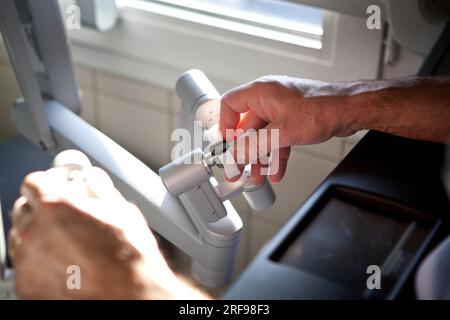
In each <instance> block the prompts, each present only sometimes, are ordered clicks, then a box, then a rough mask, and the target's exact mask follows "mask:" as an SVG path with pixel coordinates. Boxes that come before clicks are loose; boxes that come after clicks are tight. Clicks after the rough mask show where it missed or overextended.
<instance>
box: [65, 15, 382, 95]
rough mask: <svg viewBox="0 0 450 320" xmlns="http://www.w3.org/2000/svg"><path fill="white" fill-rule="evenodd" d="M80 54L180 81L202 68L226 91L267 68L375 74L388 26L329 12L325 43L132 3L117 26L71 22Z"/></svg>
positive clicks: (89, 60)
mask: <svg viewBox="0 0 450 320" xmlns="http://www.w3.org/2000/svg"><path fill="white" fill-rule="evenodd" d="M68 34H69V38H70V40H71V42H72V50H73V55H74V60H75V62H77V63H79V64H82V65H85V66H87V67H91V68H96V69H99V70H103V71H107V72H112V73H115V74H119V75H123V76H127V77H130V78H133V79H138V80H142V81H146V82H149V83H153V84H156V85H160V86H164V87H167V88H173V86H174V84H175V81H176V79H177V78H178V77H179V75H180V74H181V73H183V72H184V71H186V70H188V69H191V68H199V69H202V70H203V71H204V72H205V73H206V74H207V75H208V76H209V77H210V78H211V79H212V80H213V81H214V82H215V84H216V85H217V87H218V89H219V90H220V91H224V90H227V89H229V88H231V87H232V86H235V85H237V84H240V83H243V82H246V81H250V80H252V79H255V78H257V77H259V76H261V75H264V74H284V75H291V76H298V77H305V78H313V79H323V80H350V79H356V78H375V77H376V76H377V70H378V61H379V59H378V58H379V53H380V45H381V31H374V30H367V28H365V20H364V19H363V18H358V17H352V16H346V15H342V14H338V13H333V12H326V14H325V17H324V35H323V37H322V47H321V49H313V48H308V47H306V46H299V45H298V44H292V43H286V42H282V41H278V40H271V39H267V38H263V37H258V36H254V35H248V34H243V33H241V32H234V31H230V30H224V29H223V28H217V27H214V26H211V25H206V24H202V23H198V22H195V21H187V20H183V19H177V18H175V17H170V16H167V15H163V14H158V13H155V12H150V11H147V10H139V9H136V8H130V7H124V8H121V10H120V21H119V23H118V24H117V25H116V26H115V27H114V28H113V29H112V30H110V31H108V32H104V33H99V32H97V31H95V30H91V29H88V28H82V29H81V30H68Z"/></svg>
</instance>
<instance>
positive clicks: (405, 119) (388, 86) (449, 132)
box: [336, 77, 450, 143]
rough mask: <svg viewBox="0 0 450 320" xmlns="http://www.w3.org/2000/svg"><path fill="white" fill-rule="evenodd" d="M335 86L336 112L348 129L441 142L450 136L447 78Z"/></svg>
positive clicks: (406, 79)
mask: <svg viewBox="0 0 450 320" xmlns="http://www.w3.org/2000/svg"><path fill="white" fill-rule="evenodd" d="M338 86H340V89H338V92H340V94H339V95H338V96H339V97H338V100H339V101H340V103H338V106H337V107H336V109H337V114H338V116H340V117H342V122H343V123H345V124H346V125H347V126H348V127H349V128H350V129H352V130H355V131H356V130H361V129H371V130H377V131H382V132H387V133H390V134H394V135H398V136H403V137H407V138H413V139H420V140H427V141H433V142H441V143H446V142H448V139H449V138H450V78H416V77H408V78H403V79H398V80H380V81H362V82H354V83H346V84H340V85H339V84H338Z"/></svg>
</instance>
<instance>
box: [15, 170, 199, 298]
mask: <svg viewBox="0 0 450 320" xmlns="http://www.w3.org/2000/svg"><path fill="white" fill-rule="evenodd" d="M78 173H79V174H80V175H81V176H78V177H77V176H76V177H75V178H76V179H73V180H72V181H69V182H68V180H67V176H68V171H67V170H66V169H65V168H53V169H50V170H47V171H45V172H36V173H32V174H30V175H28V176H27V177H26V178H25V180H24V182H23V184H22V187H21V197H20V198H19V199H18V200H17V201H16V203H15V206H14V209H13V213H12V218H13V228H12V230H11V232H10V235H9V246H10V251H9V252H10V255H11V258H12V261H13V265H14V268H15V283H16V292H17V294H18V296H19V297H21V298H26V299H72V298H80V299H144V298H145V299H146V298H157V299H165V298H178V297H185V298H186V297H189V298H202V297H203V296H202V295H201V294H199V293H197V292H195V291H194V290H193V289H191V288H189V287H188V286H187V285H185V284H184V283H182V282H181V281H179V280H178V279H177V278H176V276H175V275H174V274H173V273H172V271H171V270H170V269H169V267H168V266H167V264H166V262H165V260H164V258H163V256H162V255H161V253H160V251H159V249H158V246H157V243H156V240H155V238H154V237H153V235H152V233H151V231H150V229H149V228H148V226H147V223H146V221H145V220H144V218H143V216H142V214H141V212H140V211H139V210H138V208H137V207H136V206H134V205H133V204H131V203H129V202H128V201H126V200H125V199H124V198H123V197H122V195H121V194H120V193H119V191H118V190H117V189H115V188H114V186H113V183H112V181H111V180H110V178H109V177H108V175H107V174H106V173H105V172H104V171H102V170H101V169H99V168H95V167H90V168H84V169H83V170H82V171H81V173H80V171H79V172H78ZM73 265H75V266H78V267H79V270H80V289H73V288H72V289H70V288H69V287H68V286H67V284H66V282H67V279H68V277H69V276H70V274H68V273H67V272H68V271H67V268H68V267H69V266H73Z"/></svg>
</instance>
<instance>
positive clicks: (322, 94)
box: [220, 76, 355, 184]
mask: <svg viewBox="0 0 450 320" xmlns="http://www.w3.org/2000/svg"><path fill="white" fill-rule="evenodd" d="M342 92H343V90H342V88H341V87H340V86H339V85H338V84H331V83H325V82H320V81H313V80H306V79H295V78H290V77H285V76H266V77H262V78H260V79H257V80H255V81H253V82H250V83H248V84H245V85H242V86H240V87H237V88H235V89H233V90H231V91H229V92H227V93H226V94H225V95H224V96H223V97H222V99H221V110H220V130H221V133H222V135H223V136H224V137H227V133H226V130H227V129H231V130H238V129H241V130H243V131H244V132H245V131H246V130H248V129H255V130H260V129H263V128H264V129H267V136H265V138H262V137H264V136H262V137H258V138H257V140H256V144H257V145H256V146H254V147H256V148H257V150H267V151H268V152H274V151H277V152H278V170H277V171H275V172H270V170H269V173H270V176H269V178H270V180H271V181H272V182H279V181H280V180H281V179H282V178H283V176H284V174H285V172H286V167H287V161H288V159H289V154H290V147H291V146H293V145H308V144H315V143H320V142H324V141H326V140H328V139H330V138H331V137H333V136H348V135H351V134H353V133H354V131H355V129H353V128H352V126H351V124H352V123H351V121H349V119H345V118H344V117H343V116H341V115H340V110H339V109H338V105H339V104H341V103H340V102H341V100H342V98H343V96H342ZM274 129H275V130H278V134H279V141H278V145H277V146H274V145H272V137H271V136H272V134H273V131H272V130H274ZM231 137H233V135H231ZM237 139H239V138H237ZM227 140H228V141H229V140H230V135H228V139H227ZM248 144H249V142H248V141H246V147H245V150H244V152H245V153H246V154H247V156H246V157H245V159H246V160H245V161H246V163H249V158H250V157H249V156H248V153H249V149H250V148H251V147H252V146H249V145H248ZM263 147H264V148H263ZM277 149H278V150H277ZM258 156H261V154H260V153H259V152H258ZM263 167H264V165H263V164H261V163H260V162H258V163H253V162H252V177H251V179H252V181H253V182H254V183H255V184H259V183H261V181H262V180H261V179H262V178H263V176H262V174H261V170H262V168H263Z"/></svg>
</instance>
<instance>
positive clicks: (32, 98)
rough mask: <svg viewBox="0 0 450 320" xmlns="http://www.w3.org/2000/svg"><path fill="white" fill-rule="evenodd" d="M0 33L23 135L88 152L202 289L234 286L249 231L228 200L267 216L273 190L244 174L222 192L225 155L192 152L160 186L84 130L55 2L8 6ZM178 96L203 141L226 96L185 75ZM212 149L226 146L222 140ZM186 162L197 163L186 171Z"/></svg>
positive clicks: (20, 1)
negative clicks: (178, 253)
mask: <svg viewBox="0 0 450 320" xmlns="http://www.w3.org/2000/svg"><path fill="white" fill-rule="evenodd" d="M0 26H1V29H2V34H3V39H4V42H5V43H6V45H7V48H8V52H9V56H10V58H11V61H12V64H13V67H14V70H15V72H16V76H17V79H18V82H19V84H20V87H21V90H22V94H23V98H20V99H19V100H18V102H17V103H16V104H15V105H14V106H13V108H12V117H13V120H14V122H15V124H16V127H17V129H18V131H19V132H20V133H21V134H22V135H23V136H25V137H26V138H27V139H29V140H30V141H32V142H33V143H34V144H36V145H38V146H40V147H41V148H43V149H44V150H47V151H48V152H49V153H51V154H52V155H56V154H57V153H59V152H60V151H63V150H66V149H77V150H80V151H82V152H83V153H84V154H86V155H87V156H88V157H89V159H90V161H91V162H92V164H93V165H96V166H99V167H101V168H103V169H104V170H105V171H106V172H107V173H108V174H109V175H110V176H111V178H112V180H113V181H114V183H115V185H116V187H117V188H118V189H119V190H120V191H121V192H122V193H123V194H124V196H125V197H126V198H127V199H129V200H130V201H132V202H134V203H135V204H136V205H137V206H138V207H139V208H140V209H141V211H142V212H143V214H144V216H145V218H146V219H147V221H148V222H149V224H150V226H151V228H152V229H153V230H155V231H156V232H157V233H159V234H160V235H161V236H163V237H164V238H166V239H167V240H169V241H170V242H172V243H173V244H174V245H175V246H177V247H178V248H180V249H181V250H182V251H184V252H185V253H186V254H187V255H189V256H190V257H191V258H192V260H193V262H192V273H193V275H194V277H195V278H196V279H197V280H199V281H200V282H201V283H202V284H204V285H205V286H208V287H218V286H222V285H224V284H225V283H226V282H227V281H229V279H230V276H231V273H232V269H233V265H234V257H235V254H236V249H237V246H238V244H239V236H240V231H241V229H242V227H243V224H242V220H241V219H240V217H239V215H238V214H237V212H236V210H235V209H234V208H233V206H232V205H231V203H230V202H229V201H228V199H229V198H230V197H232V196H234V195H236V194H239V193H241V192H242V193H243V194H244V196H245V197H246V199H247V200H248V202H249V204H250V206H251V207H252V208H254V209H263V208H265V207H268V206H270V205H271V204H272V203H273V201H274V200H275V196H274V193H273V190H272V188H271V186H270V184H269V182H267V181H266V182H265V183H264V184H262V185H261V186H253V185H251V184H249V182H248V181H247V176H246V175H245V174H244V175H243V177H242V178H241V179H240V180H239V181H237V182H235V183H230V182H222V183H221V184H219V183H217V181H216V179H215V178H214V174H213V171H212V170H211V169H212V167H213V166H217V165H219V166H220V167H222V165H221V157H222V156H224V154H226V153H227V152H229V151H227V150H228V148H222V150H221V151H220V152H218V153H216V152H215V149H214V150H212V149H211V150H209V151H208V152H207V153H203V152H202V151H201V149H195V150H192V151H190V152H189V153H188V154H185V155H183V157H182V158H180V159H176V160H175V161H174V162H172V163H170V164H168V165H166V166H164V167H163V168H161V170H160V174H161V176H159V175H158V174H157V173H155V172H154V171H152V170H151V169H150V168H148V167H147V166H146V165H145V164H144V163H142V162H141V161H139V160H138V159H137V158H136V157H134V156H133V155H132V154H130V153H129V152H128V151H127V150H125V149H124V148H122V147H121V146H119V145H118V144H117V143H115V142H114V141H113V140H111V139H110V138H108V137H107V136H106V135H104V134H103V133H101V132H100V131H98V130H97V129H95V128H93V127H92V126H90V125H89V124H88V123H86V122H85V121H84V120H82V119H81V118H80V117H79V116H78V115H77V114H78V113H79V111H80V104H79V98H78V88H77V85H76V81H75V77H74V72H73V66H72V62H71V57H70V51H69V48H68V45H67V38H66V35H65V33H64V29H63V25H62V19H61V16H60V12H59V10H58V3H57V1H56V0H48V1H39V4H36V1H29V0H2V1H1V2H0ZM46 39H47V40H46ZM48 39H50V40H48ZM176 89H177V93H178V95H179V96H180V98H181V101H182V120H181V123H182V126H183V127H185V128H187V129H188V130H191V129H192V128H193V122H194V120H200V121H201V122H202V125H203V128H202V130H203V131H205V132H206V129H208V128H212V127H213V126H214V125H216V127H217V121H218V117H217V115H218V114H219V105H218V104H212V103H208V102H210V101H213V100H217V99H219V98H220V96H219V94H218V93H217V91H216V90H215V89H214V87H213V86H212V85H211V83H210V82H209V81H208V79H207V78H206V76H205V75H204V74H203V73H201V72H200V71H198V70H193V71H189V72H187V73H186V74H184V75H183V76H182V77H181V78H180V79H179V80H178V82H177V86H176ZM213 105H214V107H213ZM208 108H212V109H211V110H209V109H208ZM205 110H207V112H208V113H209V112H210V111H211V112H212V113H213V114H215V115H216V117H215V118H214V121H212V120H210V118H208V119H207V120H206V121H205V117H204V114H205ZM211 136H214V135H211ZM216 137H217V135H216ZM210 142H212V143H213V144H214V143H215V144H216V146H217V143H219V142H220V144H221V145H224V144H223V143H222V142H221V141H219V140H218V139H217V138H211V139H210ZM213 151H214V152H213ZM186 157H190V158H194V159H196V160H197V162H194V163H193V164H184V163H183V161H182V159H186ZM231 169H233V168H231ZM234 170H236V168H234ZM0 249H2V248H1V247H0ZM3 251H4V250H3ZM1 254H3V255H4V254H5V252H0V255H1ZM0 263H2V264H3V262H2V260H0ZM0 267H3V265H2V266H0ZM0 270H1V268H0Z"/></svg>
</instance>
